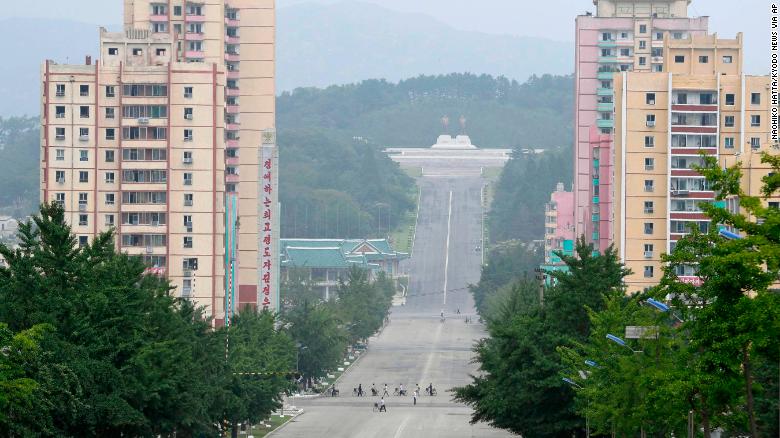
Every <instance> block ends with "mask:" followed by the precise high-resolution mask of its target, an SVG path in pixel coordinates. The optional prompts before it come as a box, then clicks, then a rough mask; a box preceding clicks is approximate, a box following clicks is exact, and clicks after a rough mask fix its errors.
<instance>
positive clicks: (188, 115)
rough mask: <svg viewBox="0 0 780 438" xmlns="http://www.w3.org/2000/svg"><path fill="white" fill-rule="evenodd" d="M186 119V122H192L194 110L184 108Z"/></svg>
mask: <svg viewBox="0 0 780 438" xmlns="http://www.w3.org/2000/svg"><path fill="white" fill-rule="evenodd" d="M184 118H185V119H186V120H192V108H184Z"/></svg>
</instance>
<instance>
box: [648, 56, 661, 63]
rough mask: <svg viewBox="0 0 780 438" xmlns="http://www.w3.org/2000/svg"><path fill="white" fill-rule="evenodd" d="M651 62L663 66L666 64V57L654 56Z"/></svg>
mask: <svg viewBox="0 0 780 438" xmlns="http://www.w3.org/2000/svg"><path fill="white" fill-rule="evenodd" d="M650 62H652V63H653V64H663V63H664V57H663V56H653V57H651V58H650Z"/></svg>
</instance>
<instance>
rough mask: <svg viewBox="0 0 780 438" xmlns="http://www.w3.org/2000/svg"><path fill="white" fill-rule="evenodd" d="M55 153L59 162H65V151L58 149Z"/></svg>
mask: <svg viewBox="0 0 780 438" xmlns="http://www.w3.org/2000/svg"><path fill="white" fill-rule="evenodd" d="M55 153H56V155H57V158H56V160H57V161H65V149H57V150H56V151H55Z"/></svg>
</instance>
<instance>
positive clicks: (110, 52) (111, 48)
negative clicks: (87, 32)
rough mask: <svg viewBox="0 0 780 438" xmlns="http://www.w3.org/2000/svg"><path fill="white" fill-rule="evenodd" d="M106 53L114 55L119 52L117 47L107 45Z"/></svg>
mask: <svg viewBox="0 0 780 438" xmlns="http://www.w3.org/2000/svg"><path fill="white" fill-rule="evenodd" d="M108 54H109V55H111V56H116V55H118V54H119V49H118V48H116V47H109V48H108Z"/></svg>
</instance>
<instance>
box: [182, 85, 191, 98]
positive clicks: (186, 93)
mask: <svg viewBox="0 0 780 438" xmlns="http://www.w3.org/2000/svg"><path fill="white" fill-rule="evenodd" d="M184 97H185V98H186V99H192V87H184Z"/></svg>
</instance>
